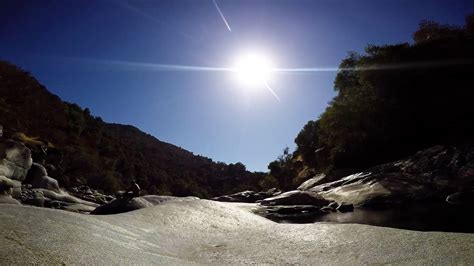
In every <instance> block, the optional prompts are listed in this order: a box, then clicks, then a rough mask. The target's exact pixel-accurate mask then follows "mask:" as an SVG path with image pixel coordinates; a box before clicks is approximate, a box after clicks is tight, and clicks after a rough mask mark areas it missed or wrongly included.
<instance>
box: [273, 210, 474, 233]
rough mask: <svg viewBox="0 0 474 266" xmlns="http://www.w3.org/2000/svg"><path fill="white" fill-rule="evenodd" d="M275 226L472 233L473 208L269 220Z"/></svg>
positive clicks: (371, 212)
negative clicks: (334, 225)
mask: <svg viewBox="0 0 474 266" xmlns="http://www.w3.org/2000/svg"><path fill="white" fill-rule="evenodd" d="M270 219H271V220H273V221H275V222H279V223H318V222H332V223H358V224H369V225H376V226H385V227H393V228H401V229H409V230H417V231H444V232H465V233H474V205H471V206H456V205H450V204H447V203H445V204H439V203H438V204H432V203H420V204H416V205H407V206H403V207H398V208H391V209H385V210H383V209H378V210H377V209H361V208H356V209H354V211H353V212H346V213H340V212H332V213H328V214H324V215H321V214H314V215H311V214H310V215H308V214H305V215H292V216H287V217H278V218H276V217H272V218H270Z"/></svg>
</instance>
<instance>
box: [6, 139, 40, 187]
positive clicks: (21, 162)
mask: <svg viewBox="0 0 474 266" xmlns="http://www.w3.org/2000/svg"><path fill="white" fill-rule="evenodd" d="M32 163H33V160H32V159H31V152H30V150H29V149H28V148H27V147H26V146H25V145H24V144H23V143H20V142H16V141H13V140H6V139H3V138H0V175H1V176H5V177H6V178H9V179H13V180H18V181H20V182H21V181H23V180H24V179H25V177H26V174H27V173H28V170H29V169H30V167H31V165H32Z"/></svg>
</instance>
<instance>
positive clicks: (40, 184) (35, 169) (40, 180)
mask: <svg viewBox="0 0 474 266" xmlns="http://www.w3.org/2000/svg"><path fill="white" fill-rule="evenodd" d="M23 183H26V184H31V186H32V187H33V188H44V189H48V190H52V191H54V192H57V193H59V192H60V191H59V184H58V181H57V180H56V179H54V178H52V177H49V176H48V172H47V171H46V168H44V166H42V165H41V164H39V163H33V165H32V166H31V169H30V171H28V174H27V175H26V178H25V180H24V182H23Z"/></svg>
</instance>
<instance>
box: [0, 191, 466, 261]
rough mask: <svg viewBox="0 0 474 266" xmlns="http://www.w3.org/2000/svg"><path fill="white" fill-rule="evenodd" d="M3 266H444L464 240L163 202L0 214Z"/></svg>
mask: <svg viewBox="0 0 474 266" xmlns="http://www.w3.org/2000/svg"><path fill="white" fill-rule="evenodd" d="M0 208H2V210H1V211H0V228H2V230H0V239H2V240H1V241H0V256H1V257H2V263H3V264H28V263H30V264H31V263H36V264H88V265H90V264H94V265H104V264H107V265H110V264H121V265H130V264H135V265H150V264H156V265H163V264H166V265H169V264H173V265H189V264H219V265H222V264H250V263H255V264H262V263H263V264H312V265H328V264H331V265H367V264H387V263H389V264H405V265H414V264H416V265H420V264H425V265H426V264H430V265H454V264H458V265H459V264H464V265H468V264H472V263H474V235H473V234H464V233H442V232H417V231H408V230H399V229H391V228H383V227H374V226H367V225H353V224H277V223H274V222H271V221H269V220H267V219H265V218H262V217H259V216H256V215H254V214H251V213H249V212H248V211H246V210H244V209H241V208H239V207H238V206H235V205H233V204H232V203H221V202H213V201H206V200H193V201H184V202H176V201H168V202H165V203H163V204H160V205H158V206H155V207H151V208H146V209H141V210H138V211H133V212H128V213H123V214H116V215H101V216H96V215H81V214H76V213H72V212H65V211H60V210H52V209H45V208H36V207H27V206H14V205H0Z"/></svg>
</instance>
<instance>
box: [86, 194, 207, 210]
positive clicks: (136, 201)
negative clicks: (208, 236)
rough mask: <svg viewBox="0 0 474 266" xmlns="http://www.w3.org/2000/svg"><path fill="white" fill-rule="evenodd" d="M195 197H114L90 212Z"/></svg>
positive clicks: (153, 204) (133, 208)
mask: <svg viewBox="0 0 474 266" xmlns="http://www.w3.org/2000/svg"><path fill="white" fill-rule="evenodd" d="M196 199H198V198H196V197H183V198H181V197H172V196H157V195H146V196H141V197H133V198H121V199H115V200H113V201H111V202H109V203H106V204H104V205H101V206H99V207H97V208H96V209H95V210H93V211H92V212H91V214H116V213H123V212H129V211H134V210H138V209H143V208H147V207H152V206H156V205H159V204H162V203H163V202H166V201H170V200H173V201H189V200H196Z"/></svg>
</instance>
